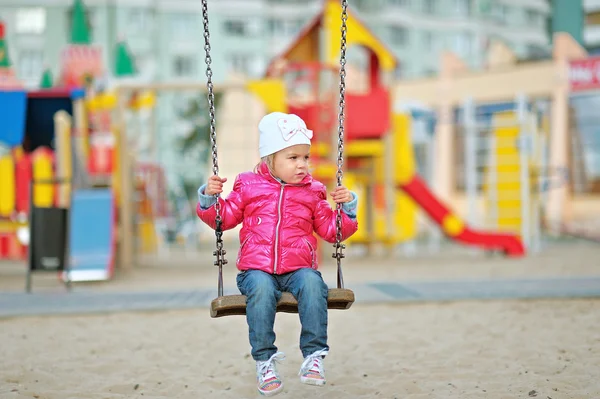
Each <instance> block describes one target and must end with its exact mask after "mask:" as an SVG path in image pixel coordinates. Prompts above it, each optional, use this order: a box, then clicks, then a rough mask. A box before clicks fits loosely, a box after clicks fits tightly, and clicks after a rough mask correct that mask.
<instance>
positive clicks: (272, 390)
mask: <svg viewBox="0 0 600 399" xmlns="http://www.w3.org/2000/svg"><path fill="white" fill-rule="evenodd" d="M284 359H285V355H284V354H283V352H277V353H276V354H274V355H273V356H271V357H270V358H269V360H266V361H257V362H256V381H257V385H258V392H259V393H260V394H261V395H265V396H273V395H276V394H278V393H279V392H281V391H282V390H283V381H281V378H280V377H279V373H278V372H277V365H276V364H275V363H276V362H278V361H282V360H284Z"/></svg>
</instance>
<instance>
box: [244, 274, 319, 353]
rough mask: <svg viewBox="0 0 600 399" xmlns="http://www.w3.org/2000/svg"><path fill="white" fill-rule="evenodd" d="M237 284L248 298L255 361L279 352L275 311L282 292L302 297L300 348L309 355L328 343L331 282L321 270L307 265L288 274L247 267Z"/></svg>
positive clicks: (247, 312) (299, 310)
mask: <svg viewBox="0 0 600 399" xmlns="http://www.w3.org/2000/svg"><path fill="white" fill-rule="evenodd" d="M237 286H238V288H239V289H240V292H241V293H242V295H246V296H247V300H246V321H247V322H248V329H249V332H250V345H251V346H252V357H253V358H254V360H257V361H258V360H261V361H264V360H268V359H269V358H270V357H271V356H272V355H274V354H275V353H276V352H277V347H276V346H275V331H274V330H273V327H274V324H275V313H276V308H277V301H279V298H281V293H282V292H290V293H291V294H292V295H293V296H294V297H295V298H296V299H297V300H298V314H299V316H300V323H301V324H302V330H301V332H300V350H301V351H302V356H304V357H306V356H308V355H310V354H312V353H314V352H316V351H318V350H321V349H326V350H329V347H328V346H327V290H328V288H327V284H325V282H324V281H323V277H322V276H321V273H319V272H318V271H316V270H314V269H310V268H303V269H298V270H296V271H294V272H291V273H286V274H269V273H265V272H263V271H260V270H246V271H242V272H240V273H239V274H238V275H237Z"/></svg>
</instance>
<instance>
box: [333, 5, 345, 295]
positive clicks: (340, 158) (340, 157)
mask: <svg viewBox="0 0 600 399" xmlns="http://www.w3.org/2000/svg"><path fill="white" fill-rule="evenodd" d="M341 5H342V27H341V33H342V35H341V44H340V102H339V115H338V123H339V126H338V154H337V173H336V178H337V185H338V187H339V186H341V185H342V177H343V175H344V171H343V166H344V120H345V115H344V111H345V107H346V98H345V95H346V33H347V31H348V27H347V25H346V21H347V20H348V1H347V0H341ZM336 212H337V215H336V226H335V227H336V235H335V239H336V242H335V244H334V247H335V252H334V253H333V257H334V258H336V260H337V266H338V281H337V283H338V288H343V287H344V278H343V276H342V268H341V264H342V259H343V258H344V257H345V256H344V253H343V250H344V249H345V248H346V246H345V245H344V244H342V205H341V204H337V206H336Z"/></svg>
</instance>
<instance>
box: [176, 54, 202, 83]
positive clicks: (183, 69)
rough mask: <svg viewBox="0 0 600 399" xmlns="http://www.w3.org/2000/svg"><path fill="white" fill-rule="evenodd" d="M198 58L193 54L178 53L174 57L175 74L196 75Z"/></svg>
mask: <svg viewBox="0 0 600 399" xmlns="http://www.w3.org/2000/svg"><path fill="white" fill-rule="evenodd" d="M196 68H197V64H196V58H195V57H194V56H192V55H177V56H175V57H174V58H173V75H175V77H178V78H184V77H193V76H195V75H196Z"/></svg>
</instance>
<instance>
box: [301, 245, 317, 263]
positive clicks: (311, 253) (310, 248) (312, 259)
mask: <svg viewBox="0 0 600 399" xmlns="http://www.w3.org/2000/svg"><path fill="white" fill-rule="evenodd" d="M303 240H304V241H305V242H306V244H307V245H308V249H309V250H310V259H311V264H310V267H311V268H313V269H314V268H315V267H316V266H317V259H316V256H317V253H316V250H315V249H314V248H313V246H312V244H311V243H310V241H308V240H307V239H306V238H303Z"/></svg>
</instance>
